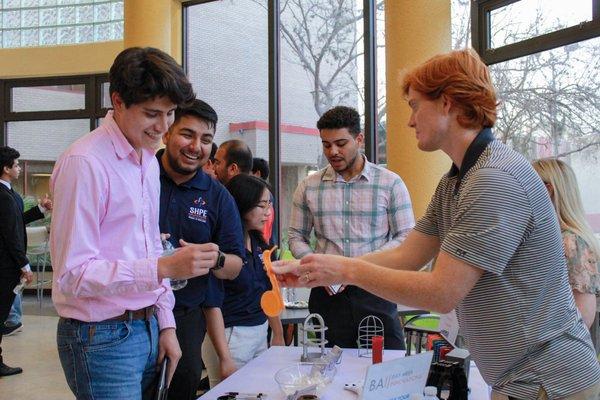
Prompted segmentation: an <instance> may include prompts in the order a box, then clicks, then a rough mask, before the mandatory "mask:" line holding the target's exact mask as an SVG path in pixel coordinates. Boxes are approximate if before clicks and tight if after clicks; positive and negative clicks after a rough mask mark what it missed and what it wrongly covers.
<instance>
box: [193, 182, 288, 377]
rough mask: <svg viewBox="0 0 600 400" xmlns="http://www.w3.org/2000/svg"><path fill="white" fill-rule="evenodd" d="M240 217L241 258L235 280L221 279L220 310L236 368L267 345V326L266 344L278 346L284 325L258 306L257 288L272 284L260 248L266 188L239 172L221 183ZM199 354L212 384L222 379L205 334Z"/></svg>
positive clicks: (266, 207) (263, 245)
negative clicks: (269, 332) (242, 262)
mask: <svg viewBox="0 0 600 400" xmlns="http://www.w3.org/2000/svg"><path fill="white" fill-rule="evenodd" d="M226 187H227V189H228V190H229V191H230V193H231V195H232V196H233V198H234V199H235V202H236V204H237V207H238V210H239V213H240V215H241V217H242V227H243V232H244V242H245V246H246V264H245V265H244V267H243V268H242V271H241V272H240V275H239V276H238V277H237V278H235V279H234V280H230V281H223V285H224V289H225V292H224V298H223V300H222V305H221V311H222V313H223V318H224V321H225V338H226V343H227V346H228V347H229V352H230V353H231V356H232V357H233V359H234V361H235V363H236V366H237V368H240V367H242V366H243V365H245V364H246V363H247V362H248V361H250V360H252V359H253V358H255V357H257V356H258V355H260V354H261V353H262V352H263V351H265V350H266V349H267V347H268V343H267V329H268V327H269V326H270V327H271V330H272V340H271V345H274V346H282V345H284V342H283V328H282V326H281V321H280V319H279V317H267V316H266V315H265V313H264V312H263V311H262V308H261V306H260V299H261V296H262V294H263V293H264V292H265V291H267V290H270V289H271V283H270V281H269V278H268V277H267V274H266V272H265V270H264V264H263V259H262V257H263V251H264V250H266V249H267V248H269V245H268V244H267V243H266V242H265V241H264V238H263V236H262V229H263V227H264V224H265V222H266V220H267V219H268V217H269V214H270V212H271V211H270V210H271V207H270V205H271V200H270V199H271V193H270V191H269V188H268V185H267V183H266V182H265V181H263V180H262V179H260V178H257V177H255V176H251V175H248V174H239V175H237V176H235V177H233V178H231V179H230V180H229V182H227V185H226ZM202 360H204V364H205V365H206V371H207V373H208V377H209V380H210V387H214V385H216V384H217V383H219V381H220V380H221V376H220V375H219V362H218V359H217V354H216V353H215V351H214V349H213V346H212V343H211V341H210V340H207V339H205V340H204V344H203V345H202Z"/></svg>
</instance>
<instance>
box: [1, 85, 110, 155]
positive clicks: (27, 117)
mask: <svg viewBox="0 0 600 400" xmlns="http://www.w3.org/2000/svg"><path fill="white" fill-rule="evenodd" d="M105 82H108V74H91V75H72V76H62V77H38V78H18V79H0V104H3V107H0V146H7V145H10V143H8V131H7V124H8V122H18V121H42V120H59V119H60V120H62V119H89V121H90V131H92V130H94V129H96V128H97V126H98V119H99V118H102V117H104V116H105V115H106V112H107V111H108V108H102V107H101V105H102V84H103V83H105ZM61 85H84V87H85V108H84V109H82V110H50V111H17V112H13V111H11V105H12V100H13V99H12V89H13V88H17V87H34V86H61Z"/></svg>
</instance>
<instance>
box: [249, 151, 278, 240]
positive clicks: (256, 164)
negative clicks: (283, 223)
mask: <svg viewBox="0 0 600 400" xmlns="http://www.w3.org/2000/svg"><path fill="white" fill-rule="evenodd" d="M252 175H254V176H256V177H258V178H260V179H262V180H263V181H265V182H268V181H269V163H268V162H267V160H265V159H264V158H259V157H254V158H253V159H252ZM274 202H275V198H274V197H273V195H272V194H271V215H269V219H268V220H267V222H266V223H265V228H264V229H263V237H264V238H265V241H266V242H267V243H269V244H271V245H273V244H276V243H277V234H276V233H277V232H273V225H274V223H275V209H274V207H273V203H274Z"/></svg>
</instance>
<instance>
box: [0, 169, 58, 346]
mask: <svg viewBox="0 0 600 400" xmlns="http://www.w3.org/2000/svg"><path fill="white" fill-rule="evenodd" d="M7 179H8V178H7ZM5 182H8V181H5ZM14 193H15V194H17V193H16V192H14ZM17 195H18V194H17ZM19 197H20V196H19ZM21 202H23V200H21ZM37 203H38V204H37V206H34V207H32V208H38V209H39V210H40V211H41V212H42V214H41V215H40V214H37V215H36V216H35V218H34V219H29V220H28V221H27V222H25V224H28V223H30V222H33V221H37V220H39V219H43V218H44V217H45V215H46V213H47V212H48V211H52V200H50V198H49V197H48V195H47V194H46V195H45V196H44V197H43V198H42V199H39V200H38V202H37ZM24 206H25V207H26V206H27V205H26V204H24ZM22 318H23V294H22V293H19V294H17V295H15V300H14V301H13V303H12V307H11V308H10V312H9V313H8V317H7V318H6V321H4V325H3V326H1V327H0V330H2V334H3V336H11V335H14V334H15V333H17V332H21V331H22V330H23V323H22Z"/></svg>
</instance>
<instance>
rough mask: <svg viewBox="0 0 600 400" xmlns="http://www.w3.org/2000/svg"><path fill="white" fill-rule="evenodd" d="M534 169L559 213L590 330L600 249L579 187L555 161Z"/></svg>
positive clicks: (598, 290)
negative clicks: (586, 216) (585, 211)
mask: <svg viewBox="0 0 600 400" xmlns="http://www.w3.org/2000/svg"><path fill="white" fill-rule="evenodd" d="M533 168H534V169H535V170H536V171H537V173H538V174H539V176H540V177H541V178H542V181H543V182H544V184H545V185H546V189H548V193H549V194H550V198H551V199H552V203H553V204H554V208H555V209H556V214H557V216H558V222H559V223H560V228H561V231H562V237H563V245H564V247H565V256H566V258H567V268H568V272H569V283H570V285H571V288H572V289H573V296H574V297H575V302H576V303H577V308H578V309H579V312H580V313H581V315H582V317H583V322H585V324H586V326H587V327H588V328H589V327H591V326H592V323H593V322H594V317H595V314H596V296H599V295H600V274H599V273H598V259H599V255H600V245H599V244H598V240H597V239H596V238H595V237H594V233H593V232H592V229H591V228H590V226H589V224H588V223H587V221H586V220H585V216H584V211H583V205H582V203H581V196H580V195H579V187H578V186H577V180H576V178H575V174H574V173H573V170H572V169H571V167H569V166H568V165H567V164H566V163H565V162H563V161H561V160H559V159H556V158H543V159H540V160H536V161H534V162H533Z"/></svg>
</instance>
